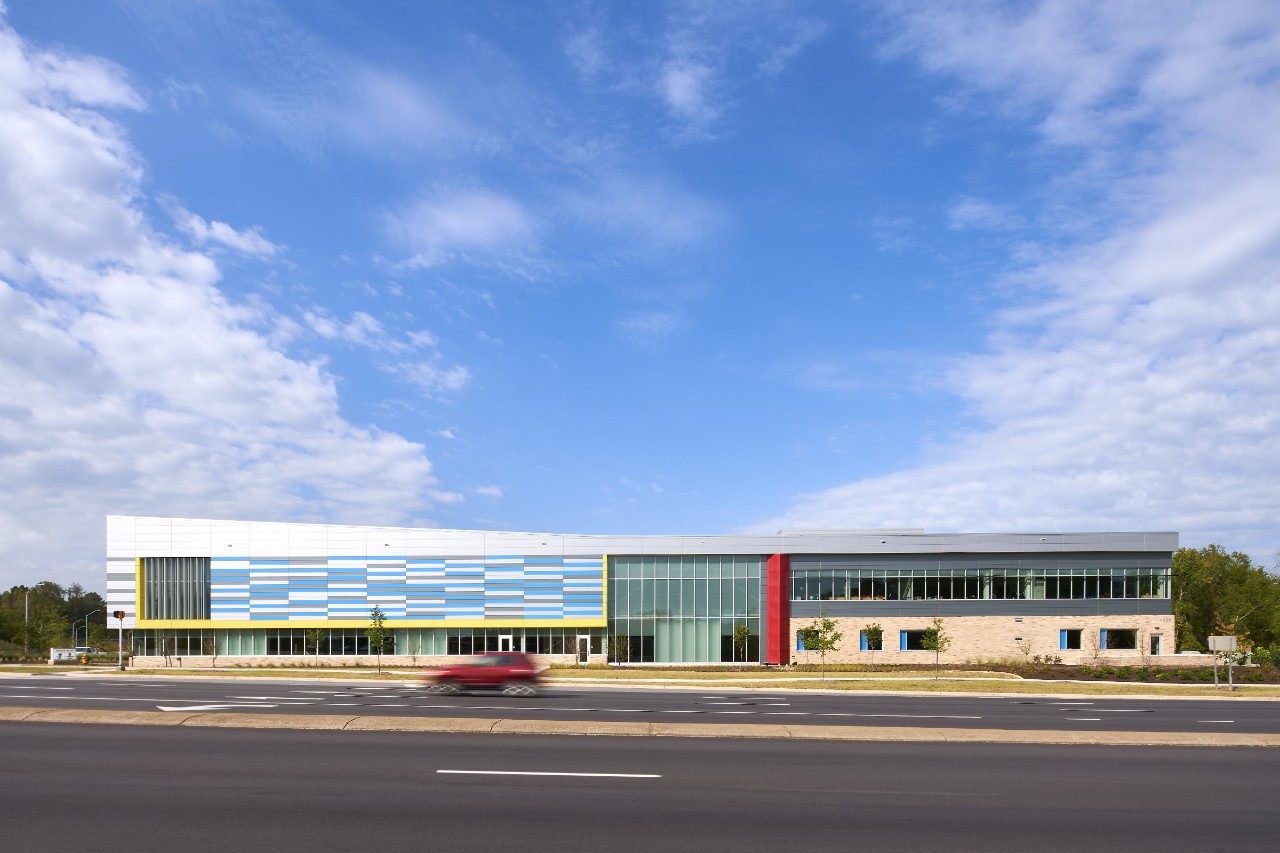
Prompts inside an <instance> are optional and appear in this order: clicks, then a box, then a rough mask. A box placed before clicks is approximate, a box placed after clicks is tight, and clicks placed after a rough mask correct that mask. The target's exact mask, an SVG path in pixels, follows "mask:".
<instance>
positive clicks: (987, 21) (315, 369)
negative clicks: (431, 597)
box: [0, 0, 1280, 583]
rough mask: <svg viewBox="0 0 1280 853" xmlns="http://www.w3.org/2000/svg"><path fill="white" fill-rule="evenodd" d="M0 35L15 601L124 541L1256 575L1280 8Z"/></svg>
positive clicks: (449, 15) (501, 17)
mask: <svg viewBox="0 0 1280 853" xmlns="http://www.w3.org/2000/svg"><path fill="white" fill-rule="evenodd" d="M369 7H372V8H369ZM0 27H2V29H0V91H4V92H6V93H7V94H4V95H3V96H0V97H3V102H2V104H0V106H2V109H3V112H4V114H5V115H4V116H0V119H3V120H0V127H4V128H7V130H0V170H3V175H2V176H0V177H3V180H2V181H0V186H3V187H4V189H3V190H0V193H2V194H3V197H0V302H3V304H0V316H7V317H8V318H9V319H8V320H6V321H5V322H6V324H7V326H8V332H7V333H6V334H5V338H7V341H6V342H5V344H4V345H3V347H2V348H0V388H4V389H6V394H5V396H6V398H7V405H0V475H3V476H5V478H6V480H7V482H9V483H11V484H13V488H12V489H11V490H9V493H8V497H6V498H4V499H0V583H7V582H20V581H22V580H29V579H31V578H33V577H34V576H45V575H53V576H56V577H59V578H62V579H71V578H75V579H81V580H85V581H93V580H96V579H97V575H98V573H99V568H98V564H99V561H100V550H101V535H102V516H103V515H104V514H106V513H108V512H120V513H137V514H162V515H193V516H214V517H254V518H273V519H291V520H301V521H338V522H350V523H389V524H409V525H442V526H450V527H492V528H498V529H535V530H563V531H579V532H606V531H607V532H665V531H673V532H683V531H694V532H719V531H725V532H728V531H737V530H752V529H759V530H776V529H779V528H781V527H790V528H801V527H846V528H847V527H871V526H885V525H888V526H922V527H927V528H930V529H939V530H1031V529H1040V530H1064V529H1066V530H1070V529H1161V530H1164V529H1175V530H1180V531H1182V532H1183V534H1184V541H1186V542H1187V543H1188V544H1201V543H1203V542H1207V541H1220V542H1223V543H1224V544H1225V545H1227V546H1228V547H1232V548H1241V549H1244V550H1248V551H1250V552H1251V553H1253V554H1254V555H1255V556H1258V557H1260V558H1262V559H1265V560H1268V561H1270V558H1271V556H1272V555H1273V554H1274V553H1275V551H1276V548H1277V546H1278V545H1280V534H1278V533H1277V528H1276V524H1275V519H1276V518H1277V517H1280V514H1278V513H1277V510H1280V499H1278V498H1277V497H1276V492H1277V490H1276V488H1275V486H1276V483H1277V481H1278V478H1277V475H1278V474H1280V463H1278V462H1277V459H1280V453H1277V451H1280V440H1278V439H1277V435H1280V370H1278V369H1277V367H1276V365H1277V363H1280V359H1278V358H1277V355H1280V353H1278V352H1277V350H1280V297H1278V296H1277V292H1278V291H1280V288H1277V287H1276V284H1277V281H1276V279H1277V270H1278V269H1280V221H1277V211H1276V208H1277V206H1276V205H1275V203H1274V199H1275V198H1276V197H1277V196H1278V195H1280V193H1278V191H1280V144H1278V143H1277V141H1276V135H1275V133H1274V128H1275V127H1277V126H1280V97H1278V96H1277V87H1276V86H1275V81H1276V79H1277V75H1278V73H1280V67H1278V65H1280V63H1278V61H1277V57H1280V35H1278V32H1280V15H1278V14H1277V13H1276V10H1275V8H1274V7H1273V6H1269V4H1265V3H1257V4H1250V3H1243V2H1242V3H1232V4H1225V5H1224V6H1223V7H1221V8H1220V9H1217V10H1215V12H1214V13H1213V14H1212V15H1210V14H1208V13H1207V12H1206V11H1205V9H1204V7H1200V8H1199V9H1197V8H1196V6H1195V5H1181V4H1167V3H1150V4H1145V3H1131V4H1097V5H1096V6H1091V5H1090V4H1077V3H1073V4H1055V3H1043V4H1013V5H1008V6H1006V5H1002V4H898V3H890V4H885V5H882V4H874V5H873V4H861V3H849V4H835V3H813V4H806V3H766V2H755V3H727V2H717V3H679V4H664V3H634V4H585V3H584V4H547V5H536V4H523V3H492V4H485V3H439V4H424V3H409V2H405V3H381V4H350V5H347V4H337V3H297V4H289V3H283V4H270V3H257V2H244V3H172V4H163V3H128V2H119V3H88V2H81V3H61V4H48V3H34V2H20V0H9V2H8V4H7V8H5V10H4V12H3V14H2V17H0Z"/></svg>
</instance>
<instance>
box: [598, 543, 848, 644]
mask: <svg viewBox="0 0 1280 853" xmlns="http://www.w3.org/2000/svg"><path fill="white" fill-rule="evenodd" d="M763 570H764V560H763V558H761V557H743V556H734V555H723V556H715V555H710V556H696V557H625V556H624V557H610V558H609V641H608V649H607V650H608V653H609V658H610V660H613V661H617V662H622V663H627V662H636V663H639V662H645V663H715V662H735V661H741V662H758V661H759V660H760V576H761V574H762V572H763ZM840 582H841V583H845V579H844V578H843V577H842V578H841V579H840ZM835 585H836V580H835V578H831V579H830V580H829V581H828V583H827V594H828V596H831V595H834V594H835ZM806 594H807V591H806ZM822 594H823V593H822V588H821V586H820V583H819V581H818V579H815V583H814V586H813V595H814V597H815V599H816V597H817V596H819V595H822Z"/></svg>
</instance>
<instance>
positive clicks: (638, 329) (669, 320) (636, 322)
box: [616, 311, 689, 347]
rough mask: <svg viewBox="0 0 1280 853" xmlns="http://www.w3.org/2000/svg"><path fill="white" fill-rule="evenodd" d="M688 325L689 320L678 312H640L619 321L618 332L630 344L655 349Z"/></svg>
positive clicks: (617, 324)
mask: <svg viewBox="0 0 1280 853" xmlns="http://www.w3.org/2000/svg"><path fill="white" fill-rule="evenodd" d="M688 325H689V318H688V317H686V316H685V315H684V314H683V313H681V312H679V311H640V312H638V313H636V314H631V315H629V316H627V317H623V318H621V319H619V320H618V321H617V323H616V326H617V328H618V331H619V332H620V333H621V334H622V336H623V337H624V338H625V339H626V340H627V341H629V342H630V343H632V344H635V345H637V346H641V347H657V346H661V345H662V344H665V343H667V342H668V341H670V340H671V339H672V338H674V337H675V336H676V335H678V334H680V332H682V331H684V330H685V329H686V328H687V327H688Z"/></svg>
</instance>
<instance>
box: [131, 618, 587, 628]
mask: <svg viewBox="0 0 1280 853" xmlns="http://www.w3.org/2000/svg"><path fill="white" fill-rule="evenodd" d="M137 627H138V628H139V629H140V630H146V629H147V628H158V629H163V628H173V629H177V628H194V629H201V628H204V629H214V630H216V629H219V628H368V627H369V620H368V619H329V620H320V619H309V620H303V619H292V620H285V619H271V620H266V619H139V620H138V622H137ZM385 627H386V629H387V630H388V631H394V630H398V629H400V628H603V627H605V620H604V619H603V618H601V619H515V620H512V619H507V620H499V619H449V620H443V619H395V620H391V619H388V620H387V622H386V625H385Z"/></svg>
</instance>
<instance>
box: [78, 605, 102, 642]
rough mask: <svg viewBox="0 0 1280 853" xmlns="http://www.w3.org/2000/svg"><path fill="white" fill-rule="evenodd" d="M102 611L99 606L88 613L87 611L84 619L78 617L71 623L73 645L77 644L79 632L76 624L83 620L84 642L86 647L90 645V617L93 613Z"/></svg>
mask: <svg viewBox="0 0 1280 853" xmlns="http://www.w3.org/2000/svg"><path fill="white" fill-rule="evenodd" d="M101 611H102V608H101V607H99V608H98V609H97V610H90V611H89V612H88V613H86V614H85V615H84V618H83V619H77V620H76V621H75V622H74V623H73V624H72V625H71V645H73V646H74V645H75V644H76V636H77V632H76V625H79V624H80V623H81V622H83V623H84V644H85V646H86V647H88V645H89V617H90V616H92V615H93V614H95V613H100V612H101Z"/></svg>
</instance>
